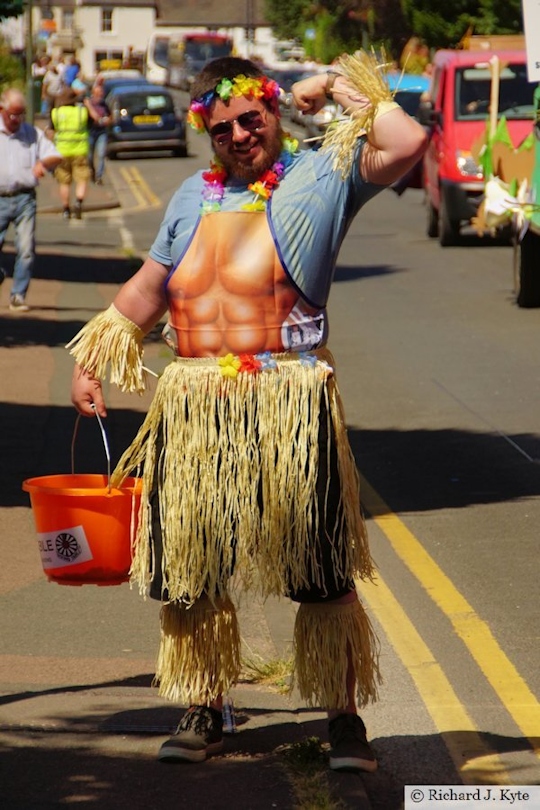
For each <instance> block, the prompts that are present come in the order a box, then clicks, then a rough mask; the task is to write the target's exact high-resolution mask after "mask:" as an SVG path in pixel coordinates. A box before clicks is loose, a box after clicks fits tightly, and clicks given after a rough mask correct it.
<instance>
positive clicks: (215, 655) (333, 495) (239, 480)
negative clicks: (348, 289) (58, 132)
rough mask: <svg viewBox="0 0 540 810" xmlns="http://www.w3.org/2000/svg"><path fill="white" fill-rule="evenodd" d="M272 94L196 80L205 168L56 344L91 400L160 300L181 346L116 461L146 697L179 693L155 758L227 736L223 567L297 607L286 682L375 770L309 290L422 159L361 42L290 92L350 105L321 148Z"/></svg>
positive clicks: (357, 574) (345, 754)
mask: <svg viewBox="0 0 540 810" xmlns="http://www.w3.org/2000/svg"><path fill="white" fill-rule="evenodd" d="M279 93H280V89H279V87H278V86H277V85H276V83H275V82H274V81H272V80H271V79H269V78H268V77H266V76H265V75H264V73H263V72H262V71H261V70H260V69H259V68H258V67H256V66H255V65H254V64H253V63H251V62H250V61H248V60H244V59H238V58H235V57H228V58H225V59H218V60H215V61H213V62H211V63H210V64H209V65H207V67H205V68H204V70H203V71H202V72H201V74H200V75H199V76H198V77H197V79H196V80H195V83H194V85H193V88H192V102H191V106H190V112H189V122H190V123H191V125H192V126H193V127H194V128H195V129H197V130H199V131H200V132H202V133H207V134H208V135H209V136H210V139H211V141H212V146H213V149H214V157H213V159H212V162H211V165H210V167H209V169H208V170H207V171H203V172H198V173H197V174H196V175H194V176H193V177H191V178H190V179H188V180H187V181H186V182H185V183H183V185H182V186H181V187H180V188H179V190H178V191H177V192H176V193H175V195H174V196H173V198H172V200H171V202H170V204H169V206H168V209H167V212H166V214H165V218H164V220H163V223H162V225H161V227H160V230H159V233H158V235H157V237H156V240H155V242H154V244H153V246H152V248H151V250H150V254H149V258H148V259H147V260H146V261H145V262H144V264H143V265H142V267H141V269H140V270H139V271H138V273H137V274H136V275H135V276H134V277H133V278H131V279H130V280H129V281H128V282H127V283H126V284H125V285H124V286H123V287H122V289H121V290H120V291H119V293H118V295H117V296H116V298H115V300H114V303H113V305H111V307H110V308H109V309H108V310H107V311H106V312H104V313H101V314H100V315H98V316H96V317H95V318H94V319H92V320H91V321H90V322H89V323H88V324H87V325H86V326H85V327H84V328H83V329H82V330H81V332H80V333H79V334H78V335H77V336H76V337H75V338H74V339H73V341H72V342H71V344H69V347H70V349H71V352H72V354H73V355H74V357H75V360H76V367H75V371H74V376H73V391H72V399H73V402H74V404H75V406H76V408H77V410H78V411H79V412H80V413H82V414H84V415H87V416H91V415H92V414H93V412H94V411H93V410H92V406H95V408H96V409H97V412H98V413H99V414H100V415H101V416H105V415H106V409H105V404H104V401H103V396H102V391H101V385H100V382H99V381H100V379H101V378H103V377H104V376H105V375H106V374H107V373H109V374H110V379H111V381H113V382H115V383H117V384H118V385H119V386H120V387H121V388H122V390H126V391H135V390H138V391H140V390H143V389H144V369H143V365H142V354H143V351H142V341H143V338H144V336H145V335H146V334H147V333H148V332H149V331H150V330H151V329H152V327H154V326H155V324H156V323H157V322H158V321H159V320H160V319H161V318H162V317H163V315H164V314H165V312H167V311H168V313H169V321H168V326H167V328H166V335H165V337H166V339H167V342H168V343H169V344H170V345H171V346H172V347H173V348H174V351H175V355H176V357H175V360H174V361H173V362H171V364H170V365H169V366H168V367H167V368H166V369H165V371H164V373H163V375H162V377H161V378H160V380H159V383H158V387H157V391H156V394H155V397H154V400H153V402H152V405H151V407H150V410H149V412H148V415H147V417H146V419H145V422H144V424H143V425H142V427H141V429H140V431H139V433H138V435H137V436H136V438H135V440H134V441H133V443H132V445H131V446H130V447H129V448H128V449H127V450H126V452H125V453H124V455H123V457H122V458H121V460H120V462H119V464H118V466H117V469H116V471H115V474H114V477H113V483H114V484H115V485H118V484H119V483H120V482H121V481H122V480H123V478H125V477H126V476H127V475H128V474H130V473H133V472H136V473H137V474H138V475H141V476H142V479H143V493H142V503H141V512H140V516H139V517H140V519H139V525H138V529H137V536H136V538H135V547H134V559H133V565H132V571H131V577H132V581H134V582H136V583H137V584H138V586H139V588H140V589H141V591H142V592H143V593H150V595H151V596H153V597H155V598H157V599H160V600H161V601H162V612H161V644H160V649H159V655H158V662H157V671H156V681H157V682H158V683H159V689H160V694H161V695H163V696H165V697H167V698H170V699H171V700H174V701H179V702H182V703H184V704H187V705H188V706H190V708H189V710H188V711H187V712H186V713H185V715H184V716H183V718H182V720H181V722H180V725H179V727H178V729H177V732H176V734H175V735H174V736H173V737H172V738H171V739H170V740H167V741H166V742H165V743H164V744H163V745H162V747H161V749H160V752H159V758H160V759H161V760H164V761H187V762H199V761H202V760H204V759H205V758H206V757H207V756H208V755H209V754H212V753H216V752H219V751H221V749H222V747H223V739H222V725H223V724H222V696H223V694H224V693H227V691H228V690H229V689H230V687H231V686H232V685H234V683H235V681H236V680H237V678H238V676H239V671H240V642H239V631H238V625H237V619H236V613H235V608H234V605H233V602H232V600H231V598H230V596H229V592H228V589H229V587H230V582H231V577H233V575H234V577H235V579H236V582H237V584H239V585H240V586H241V587H242V588H243V589H249V588H250V587H251V588H253V589H258V590H259V592H260V593H261V594H262V595H263V596H268V595H270V594H277V595H282V594H285V595H287V596H289V597H290V598H291V599H293V600H295V601H297V602H299V603H300V605H299V609H298V612H297V618H296V624H295V630H294V652H295V682H296V684H297V686H298V688H299V690H300V693H301V695H302V697H303V698H304V699H305V700H306V701H307V702H308V704H309V705H311V706H321V707H324V708H325V709H326V710H327V711H328V717H329V734H330V743H331V755H330V767H332V768H334V769H349V768H354V769H359V770H367V771H373V770H375V768H376V766H377V763H376V760H375V756H374V754H373V752H372V750H371V748H370V746H369V744H368V742H367V739H366V730H365V727H364V724H363V722H362V720H361V718H360V717H359V716H358V715H357V704H360V705H365V704H366V703H367V702H368V701H370V700H373V699H375V697H376V692H377V684H378V681H379V671H378V664H377V649H376V648H377V643H376V639H375V637H374V635H373V632H372V630H371V627H370V623H369V620H368V618H367V616H366V613H365V611H364V608H363V607H362V604H361V603H360V601H359V599H358V596H357V593H356V589H355V583H354V581H355V578H370V577H371V576H372V575H373V567H372V561H371V558H370V554H369V548H368V544H367V539H366V534H365V527H364V524H363V520H362V517H361V514H360V506H359V503H360V501H359V490H358V475H357V471H356V468H355V464H354V459H353V456H352V453H351V450H350V446H349V443H348V439H347V434H346V429H345V421H344V417H343V411H342V405H341V400H340V396H339V392H338V388H337V384H336V377H335V368H334V360H333V358H332V355H331V354H330V352H329V351H328V350H327V349H326V342H327V335H328V317H327V312H326V303H327V299H328V294H329V289H330V285H331V282H332V276H333V272H334V267H335V263H336V260H337V255H338V252H339V248H340V245H341V243H342V241H343V239H344V237H345V234H346V232H347V230H348V227H349V225H350V223H351V221H352V219H353V217H354V216H355V215H356V214H357V212H358V211H359V209H360V208H361V207H362V205H363V204H364V203H365V202H366V201H368V200H369V199H370V198H371V197H373V196H374V195H375V194H376V193H377V192H378V191H380V190H381V189H382V188H384V187H385V186H386V185H387V184H389V183H392V182H393V181H394V180H396V179H397V178H398V177H399V176H401V175H402V174H404V173H405V172H406V171H407V169H409V168H410V167H411V166H412V165H413V164H414V162H415V161H417V160H418V159H419V157H420V156H421V154H422V152H423V150H424V148H425V134H424V131H423V129H422V128H421V127H420V126H419V125H418V124H417V123H416V122H415V121H414V120H413V119H411V118H410V117H409V116H408V115H406V114H405V113H404V112H403V111H402V110H401V109H400V108H399V107H398V106H397V105H396V104H395V103H394V102H393V101H392V97H391V95H390V93H389V91H388V86H387V84H386V82H385V80H384V66H383V67H382V68H381V66H378V65H376V64H374V58H373V57H371V56H367V55H366V54H362V53H360V54H357V55H355V56H346V57H342V59H341V60H340V63H339V65H338V67H337V72H332V73H328V74H323V73H321V74H319V75H316V76H313V77H311V78H309V79H306V80H304V81H301V82H299V83H297V84H296V85H295V86H294V88H293V100H294V103H295V104H296V106H297V107H298V108H299V109H301V110H303V111H304V112H306V113H312V112H316V111H317V110H319V109H320V108H321V107H322V106H323V104H324V103H325V100H326V97H327V96H329V95H331V96H333V97H334V98H335V99H336V101H337V102H338V103H339V104H341V105H342V106H343V107H344V108H346V109H347V110H348V112H349V119H348V120H347V121H346V122H345V124H340V125H339V126H338V127H337V128H336V129H334V130H332V131H331V132H330V133H329V135H328V138H327V139H326V140H325V143H324V144H323V146H322V148H320V149H317V148H314V149H308V150H306V151H298V145H297V143H296V142H295V141H294V140H293V139H292V138H291V137H290V136H288V135H287V134H286V133H285V132H284V131H283V130H282V128H281V123H280V119H279V105H278V97H279Z"/></svg>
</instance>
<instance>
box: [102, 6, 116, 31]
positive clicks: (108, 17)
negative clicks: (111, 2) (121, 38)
mask: <svg viewBox="0 0 540 810" xmlns="http://www.w3.org/2000/svg"><path fill="white" fill-rule="evenodd" d="M112 17H113V9H112V8H102V9H101V32H102V33H106V32H110V31H112V30H113V19H112Z"/></svg>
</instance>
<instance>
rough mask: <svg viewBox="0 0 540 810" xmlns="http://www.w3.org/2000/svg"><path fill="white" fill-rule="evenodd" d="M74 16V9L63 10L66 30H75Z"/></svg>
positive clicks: (63, 21)
mask: <svg viewBox="0 0 540 810" xmlns="http://www.w3.org/2000/svg"><path fill="white" fill-rule="evenodd" d="M74 16H75V14H74V12H73V9H67V8H65V9H63V10H62V28H64V30H66V31H72V30H73V18H74Z"/></svg>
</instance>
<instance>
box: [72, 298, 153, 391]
mask: <svg viewBox="0 0 540 810" xmlns="http://www.w3.org/2000/svg"><path fill="white" fill-rule="evenodd" d="M143 338H144V332H143V330H142V329H140V328H139V327H138V326H137V324H136V323H133V321H130V320H129V318H126V317H125V315H122V313H121V312H119V311H118V310H117V309H116V307H115V306H114V304H111V306H110V307H109V308H108V309H106V310H105V312H101V313H100V314H99V315H96V316H95V318H92V320H91V321H88V323H87V324H86V326H83V328H82V329H81V331H80V332H79V333H78V334H76V335H75V337H74V338H73V339H72V340H70V342H69V343H68V344H67V346H66V349H69V352H70V354H71V355H73V357H74V358H75V360H76V361H77V363H78V364H79V365H80V366H81V367H82V368H84V369H85V371H87V372H89V373H90V374H92V375H94V376H95V377H98V378H104V377H106V376H107V366H108V365H110V371H109V379H110V381H111V382H112V383H114V384H115V385H117V386H118V387H119V388H120V390H121V391H127V392H129V393H132V392H134V391H136V392H137V393H139V394H141V393H142V392H143V391H144V390H145V388H146V375H145V373H144V369H143V362H142V361H143V351H144V350H143V346H142V341H143Z"/></svg>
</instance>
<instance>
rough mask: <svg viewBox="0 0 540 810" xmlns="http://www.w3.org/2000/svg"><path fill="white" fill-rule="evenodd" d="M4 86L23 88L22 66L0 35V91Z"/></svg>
mask: <svg viewBox="0 0 540 810" xmlns="http://www.w3.org/2000/svg"><path fill="white" fill-rule="evenodd" d="M6 87H18V88H19V89H20V90H22V89H23V88H24V66H23V63H22V61H21V60H20V59H18V58H17V57H16V56H13V54H12V53H11V51H10V49H9V46H8V45H7V44H6V42H5V41H4V39H3V38H2V37H1V36H0V92H3V91H4V90H5V88H6Z"/></svg>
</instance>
